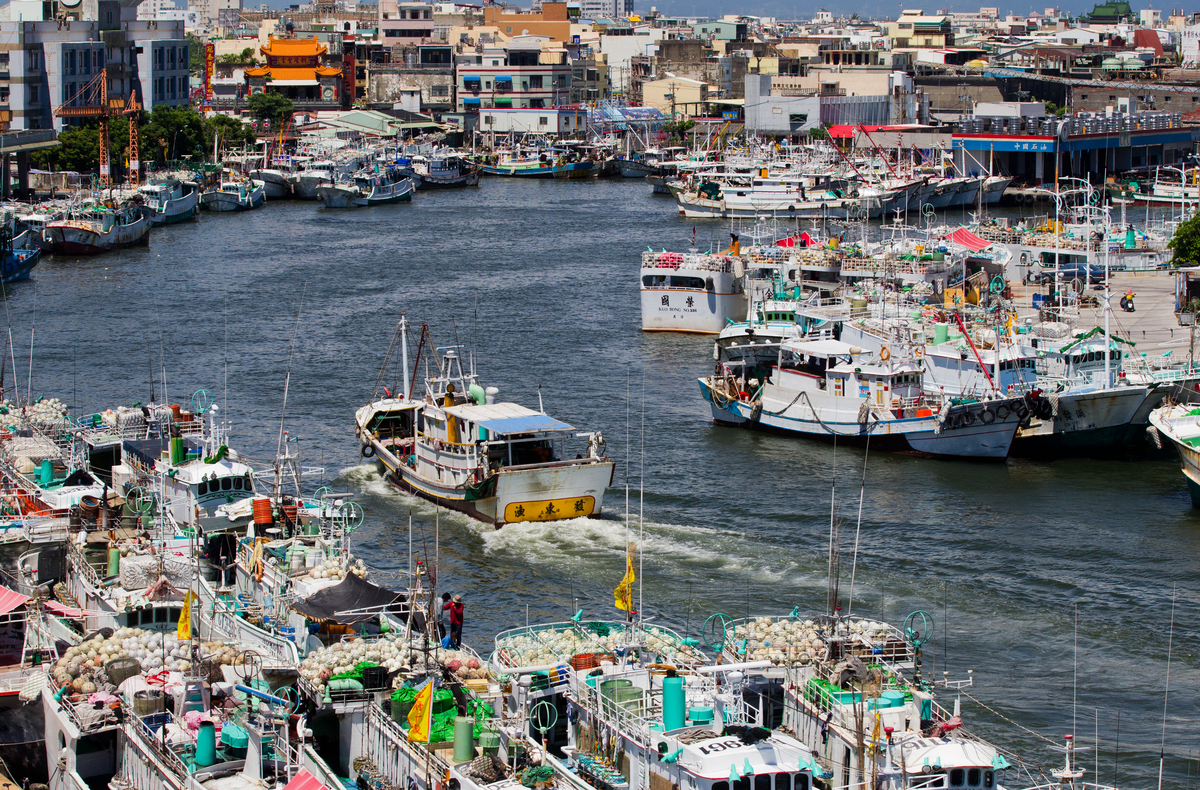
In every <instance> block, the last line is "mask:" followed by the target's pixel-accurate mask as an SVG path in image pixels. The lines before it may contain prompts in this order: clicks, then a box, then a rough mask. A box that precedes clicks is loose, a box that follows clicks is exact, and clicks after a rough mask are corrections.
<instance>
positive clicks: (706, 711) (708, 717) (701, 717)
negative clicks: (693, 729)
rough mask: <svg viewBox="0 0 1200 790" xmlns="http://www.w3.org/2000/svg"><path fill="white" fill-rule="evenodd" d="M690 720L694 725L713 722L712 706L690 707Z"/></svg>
mask: <svg viewBox="0 0 1200 790" xmlns="http://www.w3.org/2000/svg"><path fill="white" fill-rule="evenodd" d="M688 720H689V721H691V723H692V724H694V725H701V724H712V720H713V709H712V708H707V707H705V708H688Z"/></svg>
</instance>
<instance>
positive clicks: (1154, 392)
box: [1013, 387, 1167, 458]
mask: <svg viewBox="0 0 1200 790" xmlns="http://www.w3.org/2000/svg"><path fill="white" fill-rule="evenodd" d="M1166 394H1167V390H1166V388H1162V387H1118V388H1114V389H1110V390H1101V391H1098V392H1081V393H1074V394H1073V393H1066V394H1062V395H1060V396H1059V401H1058V409H1057V414H1056V413H1054V411H1055V410H1054V408H1053V406H1050V412H1051V413H1050V416H1048V417H1045V418H1042V417H1032V418H1030V420H1029V424H1028V425H1027V426H1025V427H1022V428H1021V429H1020V430H1019V431H1017V438H1016V441H1015V442H1014V444H1013V454H1014V455H1021V456H1036V457H1043V458H1044V457H1047V456H1049V455H1079V454H1088V453H1096V452H1102V453H1115V452H1122V451H1129V450H1139V449H1143V448H1144V436H1145V432H1146V425H1147V422H1148V418H1149V414H1150V412H1151V411H1152V410H1153V409H1154V408H1156V407H1157V406H1158V405H1159V404H1160V403H1161V402H1162V400H1163V398H1164V397H1166Z"/></svg>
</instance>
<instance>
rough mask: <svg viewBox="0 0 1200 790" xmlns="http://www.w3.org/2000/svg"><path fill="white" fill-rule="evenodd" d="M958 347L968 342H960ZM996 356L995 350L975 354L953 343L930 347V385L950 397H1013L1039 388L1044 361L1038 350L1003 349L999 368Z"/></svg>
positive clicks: (927, 361) (927, 352)
mask: <svg viewBox="0 0 1200 790" xmlns="http://www.w3.org/2000/svg"><path fill="white" fill-rule="evenodd" d="M957 343H965V341H963V340H962V339H961V338H960V339H959V340H958V341H957ZM996 353H997V352H996V351H995V349H987V348H976V350H975V351H972V350H971V349H970V347H969V346H964V345H958V344H956V343H953V342H952V343H941V344H938V345H934V346H927V347H926V350H925V370H926V371H927V372H928V375H929V381H930V383H931V384H932V385H933V386H936V387H937V388H938V389H940V390H943V391H944V392H946V393H947V394H949V395H967V394H975V395H982V394H985V393H989V392H992V391H993V389H999V390H1000V391H1001V392H1002V393H1004V394H1012V393H1023V392H1028V391H1030V390H1032V389H1036V388H1037V386H1038V364H1039V360H1040V359H1041V357H1040V356H1039V353H1038V351H1037V349H1034V348H1031V347H1028V346H1021V345H1011V346H1003V347H1002V348H1001V349H1000V352H999V354H1000V359H999V365H997V360H996ZM985 369H986V371H987V372H986V373H985V372H984V371H985Z"/></svg>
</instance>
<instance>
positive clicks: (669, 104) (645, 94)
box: [642, 77, 710, 119]
mask: <svg viewBox="0 0 1200 790" xmlns="http://www.w3.org/2000/svg"><path fill="white" fill-rule="evenodd" d="M708 87H709V86H708V83H705V82H700V81H699V80H693V79H689V78H687V77H664V78H662V79H658V80H649V81H647V82H644V83H642V104H643V105H645V106H646V107H653V108H654V109H656V110H658V111H659V112H661V113H662V114H663V115H666V116H667V117H668V118H672V119H673V118H675V117H677V116H683V117H685V118H690V117H693V116H698V115H705V114H706V113H707V105H708V102H709V98H710V97H709V90H708Z"/></svg>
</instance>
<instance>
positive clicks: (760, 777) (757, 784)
mask: <svg viewBox="0 0 1200 790" xmlns="http://www.w3.org/2000/svg"><path fill="white" fill-rule="evenodd" d="M754 790H771V775H770V774H755V775H754Z"/></svg>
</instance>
